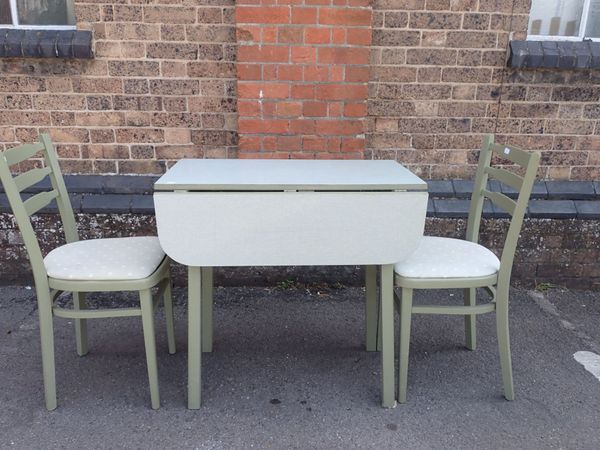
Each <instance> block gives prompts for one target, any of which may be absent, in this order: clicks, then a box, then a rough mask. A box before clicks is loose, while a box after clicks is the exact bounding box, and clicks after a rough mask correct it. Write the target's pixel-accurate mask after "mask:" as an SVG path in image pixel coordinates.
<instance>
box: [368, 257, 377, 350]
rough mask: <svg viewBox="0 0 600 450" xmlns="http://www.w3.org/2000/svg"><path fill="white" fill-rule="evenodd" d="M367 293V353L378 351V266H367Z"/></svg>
mask: <svg viewBox="0 0 600 450" xmlns="http://www.w3.org/2000/svg"><path fill="white" fill-rule="evenodd" d="M365 291H366V296H367V301H366V311H365V327H366V332H367V336H366V341H367V351H368V352H374V351H377V333H378V331H379V330H378V326H379V323H378V322H379V302H378V301H377V266H365Z"/></svg>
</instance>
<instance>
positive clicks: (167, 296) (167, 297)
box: [163, 279, 176, 355]
mask: <svg viewBox="0 0 600 450" xmlns="http://www.w3.org/2000/svg"><path fill="white" fill-rule="evenodd" d="M165 282H166V283H167V286H166V287H165V293H164V294H163V301H164V302H165V319H166V321H167V343H168V345H169V353H170V354H171V355H173V354H175V352H176V348H175V325H174V323H173V296H172V292H171V280H170V279H167V280H166V281H165Z"/></svg>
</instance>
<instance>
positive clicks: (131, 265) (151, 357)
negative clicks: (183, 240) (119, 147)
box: [0, 134, 175, 410]
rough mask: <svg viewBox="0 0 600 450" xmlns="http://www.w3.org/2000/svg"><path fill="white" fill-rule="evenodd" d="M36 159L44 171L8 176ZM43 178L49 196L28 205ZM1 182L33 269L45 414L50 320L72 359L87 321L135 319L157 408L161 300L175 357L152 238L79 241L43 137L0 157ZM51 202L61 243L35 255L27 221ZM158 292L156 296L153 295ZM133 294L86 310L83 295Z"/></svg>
mask: <svg viewBox="0 0 600 450" xmlns="http://www.w3.org/2000/svg"><path fill="white" fill-rule="evenodd" d="M38 153H40V154H41V156H42V158H43V160H44V167H42V168H34V169H31V170H29V171H27V172H25V173H21V174H20V175H16V176H14V177H13V175H12V174H11V170H10V168H11V167H12V166H15V165H17V164H19V163H20V162H22V161H25V160H27V159H29V158H31V157H33V156H34V155H37V154H38ZM46 177H49V179H50V182H51V186H52V189H51V190H48V191H42V192H40V193H37V194H35V195H33V196H31V197H29V198H27V199H25V200H24V199H23V197H22V192H23V191H24V190H25V189H27V188H28V187H30V186H33V185H35V184H37V183H38V182H41V181H42V180H44V179H45V178H46ZM0 180H1V181H2V184H3V186H4V190H5V192H6V195H7V197H8V201H9V203H10V206H11V208H12V211H13V214H14V216H15V219H16V221H17V225H18V227H19V230H20V231H21V234H22V235H23V240H24V242H25V247H26V248H27V253H28V255H29V261H30V263H31V267H32V270H33V277H34V280H35V288H36V294H37V301H38V312H39V322H40V335H41V350H42V366H43V377H44V390H45V398H46V408H48V410H53V409H55V408H56V406H57V403H56V378H55V366H54V334H53V323H52V322H53V316H58V317H64V318H68V319H73V320H74V322H75V336H76V343H77V353H78V354H79V355H80V356H83V355H85V354H87V352H88V345H87V323H86V322H87V319H96V318H105V317H127V316H141V317H142V325H143V330H144V342H145V348H146V362H147V366H148V378H149V382H150V398H151V403H152V408H154V409H158V408H159V406H160V397H159V391H158V370H157V363H156V345H155V337H154V311H155V309H156V305H157V303H158V301H159V299H160V298H161V297H163V298H164V304H165V315H166V322H167V340H168V347H169V353H171V354H173V353H175V338H174V332H173V306H172V301H171V279H170V274H169V263H170V260H169V258H168V257H167V256H166V255H165V253H164V252H163V251H162V249H161V247H160V244H159V242H158V238H156V237H127V238H112V239H91V240H84V241H80V240H79V236H78V234H77V228H76V224H75V217H74V215H73V209H72V207H71V202H70V200H69V195H68V193H67V189H66V187H65V183H64V180H63V178H62V174H61V172H60V167H59V165H58V160H57V157H56V153H55V150H54V147H53V145H52V142H51V141H50V137H49V136H48V135H45V134H42V135H41V136H40V141H39V142H38V143H35V144H27V145H21V146H19V147H15V148H11V149H9V150H5V151H3V152H0ZM53 200H56V203H57V205H58V210H59V213H60V216H61V220H62V224H63V228H64V233H65V238H66V242H67V243H66V244H65V245H63V246H61V247H58V248H56V249H54V250H52V251H51V252H50V253H48V255H46V257H44V256H43V255H42V251H41V249H40V246H39V243H38V240H37V238H36V235H35V232H34V229H33V226H32V223H31V220H30V216H32V215H33V214H35V213H36V212H38V211H39V210H40V209H42V208H44V207H45V206H47V205H48V204H49V203H50V202H52V201H53ZM153 287H158V291H157V293H156V295H154V296H153V295H152V290H151V289H152V288H153ZM100 291H102V292H106V291H139V296H140V307H138V308H116V309H93V310H92V309H86V301H85V294H86V293H87V292H100ZM62 292H72V294H73V308H72V309H67V308H61V307H58V306H55V305H54V303H55V300H56V298H57V297H58V295H60V294H61V293H62Z"/></svg>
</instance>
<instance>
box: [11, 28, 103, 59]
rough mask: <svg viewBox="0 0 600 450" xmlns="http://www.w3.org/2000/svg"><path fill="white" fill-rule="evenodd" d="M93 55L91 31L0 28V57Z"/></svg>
mask: <svg viewBox="0 0 600 450" xmlns="http://www.w3.org/2000/svg"><path fill="white" fill-rule="evenodd" d="M23 57H25V58H83V59H90V58H93V57H94V54H93V52H92V32H91V31H86V30H22V29H14V28H0V58H23Z"/></svg>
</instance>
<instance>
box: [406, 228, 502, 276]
mask: <svg viewBox="0 0 600 450" xmlns="http://www.w3.org/2000/svg"><path fill="white" fill-rule="evenodd" d="M394 270H395V272H396V274H398V275H400V276H401V277H403V278H474V277H485V276H489V275H494V274H495V273H497V272H498V270H500V260H499V259H498V258H497V257H496V255H494V253H492V252H491V251H490V250H488V249H487V248H485V247H483V246H481V245H479V244H476V243H474V242H470V241H465V240H462V239H452V238H443V237H433V236H425V237H424V238H422V239H421V242H420V243H419V246H418V247H417V249H416V250H415V251H414V253H413V254H412V255H411V256H409V257H408V258H407V259H406V260H404V261H402V262H399V263H397V264H396V265H395V267H394Z"/></svg>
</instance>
